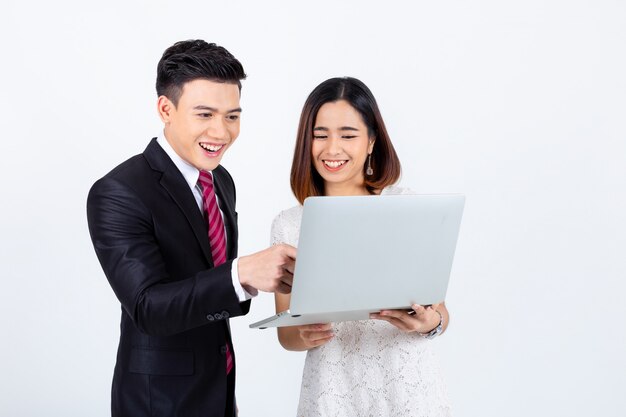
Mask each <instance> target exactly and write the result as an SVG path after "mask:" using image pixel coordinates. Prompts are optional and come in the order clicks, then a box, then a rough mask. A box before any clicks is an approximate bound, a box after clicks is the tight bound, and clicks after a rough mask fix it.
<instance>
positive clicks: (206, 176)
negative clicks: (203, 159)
mask: <svg viewBox="0 0 626 417" xmlns="http://www.w3.org/2000/svg"><path fill="white" fill-rule="evenodd" d="M198 182H199V183H200V185H201V186H202V190H207V191H208V190H212V189H213V175H212V174H211V173H210V172H207V171H200V177H199V178H198Z"/></svg>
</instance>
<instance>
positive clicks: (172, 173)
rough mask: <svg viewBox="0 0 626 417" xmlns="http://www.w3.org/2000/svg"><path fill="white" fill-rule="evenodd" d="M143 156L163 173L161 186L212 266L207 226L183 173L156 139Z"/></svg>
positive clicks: (155, 168)
mask: <svg viewBox="0 0 626 417" xmlns="http://www.w3.org/2000/svg"><path fill="white" fill-rule="evenodd" d="M144 156H145V157H146V160H147V161H148V163H149V164H150V166H151V167H152V169H154V170H156V171H161V172H162V173H163V175H162V177H161V180H160V184H161V186H162V187H163V188H164V189H165V190H166V191H167V192H168V193H169V195H170V196H171V197H172V199H173V200H174V201H175V202H176V204H177V205H178V207H179V208H180V210H181V211H182V212H183V214H184V215H185V217H186V218H187V221H188V222H189V225H190V226H191V229H192V230H193V233H194V235H195V236H196V239H197V240H198V243H199V244H200V247H201V248H202V252H203V253H204V256H205V257H206V259H207V261H208V262H209V267H213V257H212V256H211V246H210V244H209V236H208V235H207V226H206V223H205V221H204V219H203V217H202V213H201V212H200V210H199V209H198V204H197V203H196V200H195V198H194V196H193V193H192V192H191V190H190V189H189V184H187V182H186V181H185V178H184V177H183V175H182V174H181V173H180V171H179V170H178V168H176V165H174V162H172V160H171V159H170V157H169V156H168V155H167V153H165V151H164V150H163V148H161V145H159V144H158V143H157V142H156V139H152V141H151V142H150V144H149V145H148V147H147V148H146V150H145V151H144Z"/></svg>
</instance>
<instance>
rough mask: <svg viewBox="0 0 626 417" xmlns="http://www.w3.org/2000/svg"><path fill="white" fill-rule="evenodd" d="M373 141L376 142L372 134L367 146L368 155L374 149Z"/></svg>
mask: <svg viewBox="0 0 626 417" xmlns="http://www.w3.org/2000/svg"><path fill="white" fill-rule="evenodd" d="M374 142H376V138H375V137H374V136H372V137H370V143H369V145H368V146H367V154H368V155H370V154H371V153H372V152H373V151H374Z"/></svg>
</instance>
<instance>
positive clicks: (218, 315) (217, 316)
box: [213, 313, 222, 320]
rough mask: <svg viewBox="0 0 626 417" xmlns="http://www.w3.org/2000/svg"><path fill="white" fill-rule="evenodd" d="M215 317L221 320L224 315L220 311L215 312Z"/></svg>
mask: <svg viewBox="0 0 626 417" xmlns="http://www.w3.org/2000/svg"><path fill="white" fill-rule="evenodd" d="M213 317H215V320H221V319H222V315H221V314H220V313H215V314H213Z"/></svg>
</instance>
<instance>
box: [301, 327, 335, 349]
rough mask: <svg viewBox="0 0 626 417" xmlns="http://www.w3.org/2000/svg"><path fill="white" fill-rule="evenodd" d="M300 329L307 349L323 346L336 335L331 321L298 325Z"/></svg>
mask: <svg viewBox="0 0 626 417" xmlns="http://www.w3.org/2000/svg"><path fill="white" fill-rule="evenodd" d="M298 330H299V331H300V338H301V339H302V341H303V342H304V346H305V348H306V350H309V349H313V348H315V347H318V346H322V345H323V344H325V343H327V342H328V341H330V339H332V338H333V337H334V336H335V335H334V333H333V331H332V330H331V324H330V323H325V324H307V325H304V326H298Z"/></svg>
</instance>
